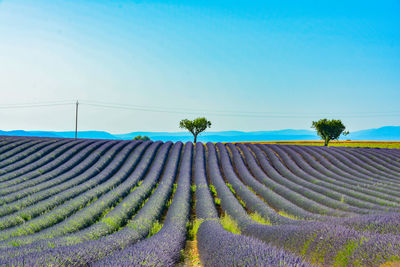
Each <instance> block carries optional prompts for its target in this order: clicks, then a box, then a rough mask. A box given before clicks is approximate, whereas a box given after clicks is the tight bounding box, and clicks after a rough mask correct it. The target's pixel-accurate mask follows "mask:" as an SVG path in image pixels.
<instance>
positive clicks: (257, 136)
mask: <svg viewBox="0 0 400 267" xmlns="http://www.w3.org/2000/svg"><path fill="white" fill-rule="evenodd" d="M0 135H15V136H42V137H67V138H73V137H75V132H73V131H67V132H52V131H23V130H16V131H0ZM138 135H142V136H143V135H146V136H149V137H150V138H151V139H152V140H161V141H174V142H176V141H183V142H186V141H192V140H193V137H192V135H191V134H190V133H188V132H131V133H126V134H110V133H108V132H105V131H82V132H78V137H79V138H90V139H125V140H129V139H133V138H134V137H135V136H138ZM319 139H320V138H319V137H318V136H317V134H316V132H315V131H311V130H293V129H285V130H277V131H254V132H241V131H221V132H212V131H209V132H205V133H202V134H200V135H199V137H198V140H199V141H201V142H236V141H299V140H302V141H314V140H319ZM347 139H350V140H354V141H400V126H385V127H381V128H377V129H368V130H361V131H356V132H352V133H350V134H349V135H348V136H345V137H344V138H342V140H347Z"/></svg>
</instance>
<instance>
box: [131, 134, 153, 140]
mask: <svg viewBox="0 0 400 267" xmlns="http://www.w3.org/2000/svg"><path fill="white" fill-rule="evenodd" d="M140 140H141V141H150V137H148V136H146V135H144V136H141V135H138V136H136V137H135V138H133V141H140Z"/></svg>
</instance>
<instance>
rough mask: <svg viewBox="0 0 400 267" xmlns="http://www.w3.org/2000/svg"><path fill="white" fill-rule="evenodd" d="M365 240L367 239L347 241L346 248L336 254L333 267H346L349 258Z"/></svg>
mask: <svg viewBox="0 0 400 267" xmlns="http://www.w3.org/2000/svg"><path fill="white" fill-rule="evenodd" d="M367 240H368V239H366V238H364V237H362V238H361V239H360V240H358V241H354V240H349V241H348V242H347V244H346V246H345V247H344V248H343V249H342V250H340V251H339V252H338V253H337V254H336V258H335V263H334V265H333V266H348V264H349V258H350V256H351V255H352V254H353V252H354V251H355V250H356V249H357V248H359V247H360V246H361V245H362V243H363V242H364V241H367Z"/></svg>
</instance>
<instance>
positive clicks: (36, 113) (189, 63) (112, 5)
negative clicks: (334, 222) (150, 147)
mask: <svg viewBox="0 0 400 267" xmlns="http://www.w3.org/2000/svg"><path fill="white" fill-rule="evenodd" d="M399 13H400V2H398V1H385V2H379V3H378V2H376V1H351V2H348V1H335V2H334V3H322V2H317V1H302V2H301V3H300V2H297V1H279V2H275V3H272V2H267V3H265V1H251V2H249V1H201V2H199V1H185V2H183V3H182V2H180V1H133V2H132V1H113V2H110V1H105V0H101V1H100V0H99V1H66V0H59V1H44V0H35V1H33V0H13V1H11V0H3V1H0V40H1V41H0V61H1V62H2V64H0V75H1V79H0V88H1V89H0V90H1V99H0V118H1V125H0V130H7V131H8V130H26V131H33V130H35V131H40V130H43V131H73V130H74V127H75V105H74V102H75V101H76V100H79V102H80V103H81V104H80V106H79V120H78V124H79V127H78V130H79V131H86V130H98V131H107V132H110V133H128V132H134V131H152V132H163V131H164V132H178V131H180V129H179V128H178V122H179V121H180V120H181V119H183V118H194V117H198V116H206V117H207V118H208V119H209V120H210V121H212V123H213V126H212V128H211V129H210V131H229V130H236V131H244V132H248V131H271V130H280V129H306V130H308V129H311V128H310V127H311V122H312V121H313V120H318V119H320V118H325V117H327V118H337V119H341V120H342V121H343V122H344V124H345V125H346V126H347V127H348V129H349V130H350V131H357V130H362V129H370V128H379V127H381V126H387V125H394V126H396V125H400V120H399V118H400V108H399V107H398V106H399V105H398V100H399V99H400V75H399V74H400V30H399V29H400V16H398V14H399ZM32 103H33V104H32ZM34 103H36V104H34ZM16 104H24V105H20V106H19V107H18V106H17V105H16ZM38 104H40V105H41V106H40V107H32V106H37V105H38ZM22 106H24V107H22Z"/></svg>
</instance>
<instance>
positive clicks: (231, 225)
mask: <svg viewBox="0 0 400 267" xmlns="http://www.w3.org/2000/svg"><path fill="white" fill-rule="evenodd" d="M220 223H221V225H222V227H224V229H225V230H227V231H229V232H231V233H234V234H237V235H240V229H239V226H238V224H237V223H236V221H234V220H233V219H232V218H231V216H229V215H228V214H227V213H226V212H225V214H224V215H222V217H221V219H220Z"/></svg>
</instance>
